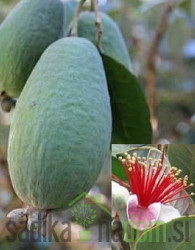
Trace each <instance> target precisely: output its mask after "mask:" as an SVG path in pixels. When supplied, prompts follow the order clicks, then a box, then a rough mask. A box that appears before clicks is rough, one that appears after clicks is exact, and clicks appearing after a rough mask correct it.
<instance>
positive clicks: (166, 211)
mask: <svg viewBox="0 0 195 250" xmlns="http://www.w3.org/2000/svg"><path fill="white" fill-rule="evenodd" d="M180 216H181V215H180V213H179V211H178V210H177V209H176V208H174V207H172V206H167V205H163V204H161V207H160V214H159V217H158V221H162V222H165V223H166V222H169V221H171V220H173V219H176V218H178V217H180Z"/></svg>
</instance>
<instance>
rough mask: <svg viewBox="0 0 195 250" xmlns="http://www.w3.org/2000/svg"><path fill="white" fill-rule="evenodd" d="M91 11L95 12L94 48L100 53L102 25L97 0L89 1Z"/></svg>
mask: <svg viewBox="0 0 195 250" xmlns="http://www.w3.org/2000/svg"><path fill="white" fill-rule="evenodd" d="M91 9H92V10H93V11H94V12H95V26H96V30H97V32H96V46H97V48H98V50H99V51H100V52H102V46H101V37H102V25H101V17H100V13H99V8H98V0H91Z"/></svg>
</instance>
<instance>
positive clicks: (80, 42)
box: [8, 37, 111, 209]
mask: <svg viewBox="0 0 195 250" xmlns="http://www.w3.org/2000/svg"><path fill="white" fill-rule="evenodd" d="M110 140H111V108H110V99H109V94H108V89H107V83H106V77H105V72H104V68H103V63H102V60H101V57H100V55H99V53H98V51H97V49H96V47H95V46H94V45H93V44H92V43H91V42H90V41H88V40H87V39H84V38H76V37H75V38H63V39H60V40H58V41H57V42H55V43H53V44H52V45H51V46H50V47H49V48H48V49H47V50H46V51H45V52H44V53H43V55H42V56H41V58H40V60H39V62H38V63H37V65H36V66H35V68H34V70H33V72H32V74H31V75H30V77H29V79H28V81H27V83H26V85H25V87H24V89H23V91H22V93H21V95H20V97H19V99H18V102H17V104H16V108H15V112H14V114H13V120H12V123H11V129H10V136H9V145H8V162H9V172H10V176H11V180H12V184H13V187H14V189H15V191H16V193H17V194H18V196H19V197H20V198H21V199H22V200H23V201H24V202H25V203H26V204H28V205H30V206H32V207H35V208H39V209H57V208H66V207H67V206H68V204H69V202H71V201H72V200H73V199H74V198H76V197H77V196H78V195H80V194H81V193H82V192H88V191H89V189H90V188H91V187H92V185H93V184H94V183H95V181H96V179H97V177H98V175H99V172H100V170H101V167H102V165H103V163H104V161H105V158H106V155H107V154H108V150H109V145H110Z"/></svg>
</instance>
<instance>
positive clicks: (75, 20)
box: [70, 0, 86, 36]
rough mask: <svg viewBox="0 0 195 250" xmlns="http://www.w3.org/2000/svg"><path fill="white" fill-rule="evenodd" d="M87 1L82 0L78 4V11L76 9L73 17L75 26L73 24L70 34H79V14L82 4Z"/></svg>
mask: <svg viewBox="0 0 195 250" xmlns="http://www.w3.org/2000/svg"><path fill="white" fill-rule="evenodd" d="M85 1H86V0H80V1H79V2H78V5H77V8H76V11H75V15H74V18H73V26H72V30H71V33H70V36H78V16H79V14H80V12H81V9H82V6H83V4H84V3H85Z"/></svg>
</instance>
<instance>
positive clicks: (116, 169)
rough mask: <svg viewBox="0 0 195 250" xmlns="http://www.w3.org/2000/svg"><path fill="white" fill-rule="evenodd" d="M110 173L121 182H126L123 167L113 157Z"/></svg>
mask: <svg viewBox="0 0 195 250" xmlns="http://www.w3.org/2000/svg"><path fill="white" fill-rule="evenodd" d="M112 173H113V174H114V175H116V176H117V177H118V178H119V179H121V180H123V181H125V180H127V177H126V175H125V172H124V170H123V167H122V166H121V163H120V161H119V160H118V159H117V158H115V157H113V156H112Z"/></svg>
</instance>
